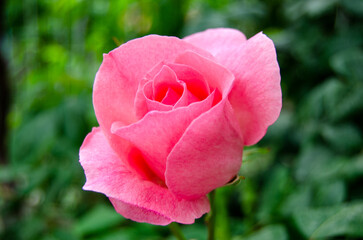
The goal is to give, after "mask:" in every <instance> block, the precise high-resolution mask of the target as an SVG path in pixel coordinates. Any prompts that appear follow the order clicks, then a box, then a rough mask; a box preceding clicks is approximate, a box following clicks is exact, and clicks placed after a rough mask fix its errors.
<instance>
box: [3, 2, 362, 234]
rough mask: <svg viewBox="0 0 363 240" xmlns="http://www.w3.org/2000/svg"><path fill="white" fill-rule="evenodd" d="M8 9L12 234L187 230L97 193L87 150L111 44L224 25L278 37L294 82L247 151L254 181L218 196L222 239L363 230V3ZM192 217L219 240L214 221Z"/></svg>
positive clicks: (196, 228)
mask: <svg viewBox="0 0 363 240" xmlns="http://www.w3.org/2000/svg"><path fill="white" fill-rule="evenodd" d="M0 11H2V12H1V13H2V19H1V20H0V22H1V25H2V30H3V31H2V35H1V54H2V57H3V59H4V62H5V63H6V64H3V63H2V64H1V68H4V67H5V66H6V68H7V75H5V74H4V73H3V72H1V76H0V79H1V95H2V96H1V110H2V112H1V121H0V123H1V124H2V125H3V123H5V126H6V128H5V130H6V131H5V132H3V128H1V130H2V131H1V139H3V140H4V139H5V145H4V146H5V147H4V148H1V156H2V157H1V162H0V164H1V165H0V239H4V240H8V239H10V240H18V239H19V240H22V239H24V240H33V239H34V240H38V239H40V240H53V239H60V240H80V239H100V240H119V239H135V240H137V239H173V237H172V235H171V233H170V230H169V229H168V228H167V227H160V226H153V225H149V224H141V223H135V222H132V221H129V220H127V219H124V218H123V217H122V216H120V215H118V214H117V213H115V211H114V210H113V208H112V206H111V204H110V203H109V202H108V200H107V198H106V197H105V196H103V195H102V194H98V193H92V192H85V191H83V190H82V189H81V188H82V185H83V184H84V182H85V177H84V174H83V170H82V168H81V167H80V165H79V163H78V150H79V147H80V145H81V144H82V141H83V139H84V137H85V136H86V134H87V133H88V132H89V131H90V130H91V128H92V126H97V121H96V119H95V116H94V112H93V107H92V98H91V94H92V84H93V80H94V76H95V73H96V71H97V70H98V67H99V65H100V63H101V61H102V53H107V52H109V51H110V50H112V49H114V48H115V47H117V46H118V45H120V44H122V43H124V42H126V41H128V40H130V39H133V38H136V37H140V36H143V35H146V34H150V33H156V34H161V35H174V36H179V37H183V36H186V35H188V34H191V33H194V32H197V31H201V30H204V29H206V28H213V27H233V28H237V29H239V30H241V31H243V32H244V33H245V34H246V36H247V37H251V36H253V35H254V34H256V33H258V32H260V31H263V32H264V33H265V34H267V35H268V36H269V37H270V38H271V39H273V41H274V43H275V45H276V48H277V55H278V60H279V64H280V68H281V76H282V89H283V110H282V113H281V116H280V118H279V119H278V121H277V122H276V123H275V124H274V125H273V126H272V127H270V128H269V130H268V133H267V135H266V137H265V138H264V139H263V140H262V141H261V142H260V143H259V144H258V148H248V149H246V151H245V156H244V162H243V165H242V169H241V173H240V174H241V175H243V176H245V178H246V179H245V180H243V181H241V182H240V183H239V184H238V185H235V186H228V187H224V188H221V189H218V191H217V193H216V203H217V206H218V208H217V209H218V212H217V228H216V235H217V239H222V240H223V239H235V240H238V239H244V240H245V239H248V240H270V239H271V240H285V239H286V240H287V239H297V240H299V239H362V238H363V151H362V146H363V1H362V0H269V1H262V0H230V1H228V0H205V1H203V0H186V1H182V0H160V1H154V0H139V1H131V0H114V1H111V0H109V1H97V0H8V1H5V2H4V1H2V6H1V9H0ZM6 83H7V87H6ZM8 102H9V104H7V103H8ZM6 105H8V114H7V115H4V112H3V111H4V109H6ZM4 121H5V122H4ZM181 227H182V230H183V232H184V233H185V235H186V236H187V238H193V239H206V235H207V231H206V227H205V224H204V219H203V218H202V219H199V220H197V222H196V224H194V225H183V226H181Z"/></svg>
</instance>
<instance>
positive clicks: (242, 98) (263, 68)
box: [216, 33, 282, 145]
mask: <svg viewBox="0 0 363 240" xmlns="http://www.w3.org/2000/svg"><path fill="white" fill-rule="evenodd" d="M216 58H217V59H219V61H220V62H221V63H222V64H223V65H224V66H226V67H227V68H228V69H230V70H231V71H232V72H233V74H234V75H235V77H236V80H235V83H234V87H233V89H232V90H231V93H230V95H229V97H228V98H229V101H230V103H231V104H232V107H233V109H234V111H235V114H236V117H237V119H238V122H239V125H240V129H241V132H242V133H243V138H244V141H245V142H244V143H245V145H252V144H255V143H257V142H258V141H259V140H260V139H261V138H262V137H263V136H264V135H265V133H266V131H267V127H268V126H270V125H271V124H272V123H274V122H275V121H276V119H277V118H278V116H279V114H280V111H281V106H282V96H281V86H280V69H279V65H278V63H277V58H276V50H275V47H274V44H273V42H272V41H271V40H270V39H269V38H268V37H267V36H266V35H264V34H262V33H259V34H257V35H255V36H254V37H252V38H250V39H249V40H248V41H246V42H245V43H244V44H243V45H241V47H240V48H237V49H235V50H234V51H231V52H229V53H228V56H227V55H226V54H224V55H222V54H221V55H217V56H216Z"/></svg>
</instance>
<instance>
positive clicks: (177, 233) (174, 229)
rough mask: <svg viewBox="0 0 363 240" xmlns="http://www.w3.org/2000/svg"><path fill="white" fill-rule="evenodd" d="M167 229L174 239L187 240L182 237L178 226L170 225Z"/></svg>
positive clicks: (175, 224)
mask: <svg viewBox="0 0 363 240" xmlns="http://www.w3.org/2000/svg"><path fill="white" fill-rule="evenodd" d="M169 228H170V231H171V232H172V233H173V235H174V236H175V237H176V239H178V240H187V239H186V238H185V237H184V234H183V232H182V231H181V229H180V226H179V225H178V224H177V223H176V222H172V223H170V224H169Z"/></svg>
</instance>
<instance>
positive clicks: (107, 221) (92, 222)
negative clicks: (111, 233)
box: [74, 204, 125, 236]
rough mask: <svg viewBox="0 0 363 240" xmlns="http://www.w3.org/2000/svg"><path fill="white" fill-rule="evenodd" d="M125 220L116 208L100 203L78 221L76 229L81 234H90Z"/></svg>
mask: <svg viewBox="0 0 363 240" xmlns="http://www.w3.org/2000/svg"><path fill="white" fill-rule="evenodd" d="M124 221H125V218H123V217H122V216H121V215H120V214H118V213H117V212H116V211H115V209H114V208H112V207H110V206H106V205H104V204H99V205H97V206H95V207H94V208H93V209H92V210H90V211H89V212H88V213H86V214H85V215H84V216H82V217H81V219H80V220H79V221H78V222H77V224H76V225H75V227H74V231H75V232H76V233H77V234H79V235H82V236H84V235H88V234H92V233H96V232H100V231H102V230H106V229H109V228H111V227H114V226H116V225H118V224H120V223H122V222H124Z"/></svg>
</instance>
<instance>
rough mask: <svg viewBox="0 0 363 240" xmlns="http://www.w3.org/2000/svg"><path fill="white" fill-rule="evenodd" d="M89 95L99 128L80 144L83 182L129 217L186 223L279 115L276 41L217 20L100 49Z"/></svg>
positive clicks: (203, 209)
mask: <svg viewBox="0 0 363 240" xmlns="http://www.w3.org/2000/svg"><path fill="white" fill-rule="evenodd" d="M93 104H94V108H95V113H96V117H97V120H98V123H99V124H100V127H98V128H94V129H93V130H92V132H91V133H90V134H88V136H87V137H86V139H85V140H84V142H83V145H82V147H81V150H80V162H81V164H82V166H83V168H84V170H85V174H86V178H87V182H86V184H85V185H84V187H83V188H84V189H85V190H90V191H95V192H100V193H103V194H105V195H106V196H107V197H108V198H109V199H110V201H111V202H112V204H113V206H114V207H115V209H116V211H117V212H118V213H120V214H121V215H123V216H124V217H126V218H129V219H132V220H134V221H138V222H148V223H152V224H159V225H166V224H169V223H170V222H179V223H184V224H190V223H193V222H194V220H195V219H196V218H199V217H201V216H202V215H203V214H204V213H206V212H208V211H209V209H210V206H209V202H208V198H207V197H206V194H207V193H209V192H210V191H212V190H213V189H215V188H218V187H221V186H223V185H225V184H226V183H228V182H229V181H230V180H231V179H232V178H233V177H234V176H236V174H237V173H238V171H239V169H240V167H241V163H242V149H243V146H244V145H252V144H255V143H257V142H258V141H259V140H260V139H261V138H262V137H263V136H264V135H265V133H266V130H267V127H268V126H269V125H271V124H272V123H273V122H274V121H275V120H276V119H277V117H278V116H279V113H280V110H281V87H280V72H279V66H278V63H277V59H276V52H275V47H274V44H273V42H272V41H271V40H270V39H269V38H268V37H266V36H265V35H264V34H262V33H258V34H257V35H255V36H253V37H252V38H250V39H248V40H246V37H245V36H244V35H243V34H242V33H241V32H239V31H237V30H234V29H223V28H221V29H210V30H207V31H204V32H200V33H196V34H193V35H191V36H188V37H186V38H184V39H178V38H175V37H165V36H158V35H150V36H146V37H143V38H139V39H135V40H132V41H129V42H127V43H125V44H123V45H121V46H120V47H118V48H116V49H115V50H113V51H111V52H110V53H108V54H105V55H104V59H103V62H102V64H101V67H100V69H99V70H98V72H97V74H96V79H95V83H94V90H93Z"/></svg>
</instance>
